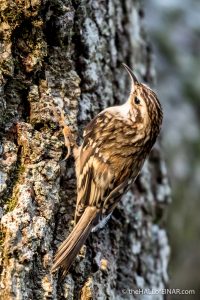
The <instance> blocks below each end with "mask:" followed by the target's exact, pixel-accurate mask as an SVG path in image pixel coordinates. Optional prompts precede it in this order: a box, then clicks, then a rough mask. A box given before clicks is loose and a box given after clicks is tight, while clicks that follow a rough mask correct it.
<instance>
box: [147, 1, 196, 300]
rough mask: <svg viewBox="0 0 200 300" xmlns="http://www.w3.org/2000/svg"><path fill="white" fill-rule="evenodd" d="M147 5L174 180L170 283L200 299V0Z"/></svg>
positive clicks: (168, 159) (166, 148) (165, 140)
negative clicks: (189, 290)
mask: <svg viewBox="0 0 200 300" xmlns="http://www.w3.org/2000/svg"><path fill="white" fill-rule="evenodd" d="M144 10H145V23H146V30H147V31H148V35H149V37H150V40H151V41H152V47H153V52H154V65H155V68H156V71H157V83H156V86H157V91H158V95H159V98H160V100H161V102H162V104H163V107H164V129H163V134H162V138H163V148H164V153H165V160H166V162H167V165H168V170H169V177H170V181H171V186H172V198H173V202H172V204H171V206H170V208H169V212H168V218H167V226H168V235H169V239H170V244H171V261H170V267H169V274H170V287H172V288H183V289H196V296H195V298H196V299H200V298H199V297H200V205H199V204H200V1H199V0H184V1H182V0H165V1H163V0H149V1H144ZM169 298H170V299H177V298H176V296H170V297H169ZM182 299H188V298H187V296H184V298H182Z"/></svg>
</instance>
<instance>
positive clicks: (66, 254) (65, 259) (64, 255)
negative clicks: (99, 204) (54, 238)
mask: <svg viewBox="0 0 200 300" xmlns="http://www.w3.org/2000/svg"><path fill="white" fill-rule="evenodd" d="M97 214H98V210H97V209H96V207H87V208H86V209H85V211H84V213H83V215H82V216H81V218H80V220H79V221H78V223H77V224H76V225H75V227H74V229H73V230H72V232H71V233H70V235H69V236H68V238H67V239H66V240H65V241H64V242H63V243H62V244H61V245H60V247H59V248H58V251H57V253H56V255H55V258H54V261H53V266H52V268H51V272H52V273H54V272H55V271H56V270H57V269H58V268H59V267H62V269H63V275H65V274H66V273H67V272H68V271H69V268H70V267H71V264H72V263H73V261H74V259H75V257H76V256H77V254H78V253H79V251H80V249H81V247H82V246H83V244H84V243H85V241H86V239H87V237H88V236H89V234H90V232H91V230H92V227H93V223H94V220H95V219H96V217H97Z"/></svg>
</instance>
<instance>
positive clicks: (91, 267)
mask: <svg viewBox="0 0 200 300" xmlns="http://www.w3.org/2000/svg"><path fill="white" fill-rule="evenodd" d="M0 10H1V20H2V22H1V25H0V32H1V35H0V37H1V41H2V47H1V51H2V53H1V61H0V63H1V68H0V71H1V77H0V80H1V90H0V93H1V99H2V101H1V104H0V105H1V106H0V107H1V113H0V126H1V147H0V153H1V156H2V159H1V161H0V167H1V170H0V172H1V173H0V176H1V177H0V181H1V185H0V195H1V210H0V215H1V227H2V234H1V286H0V287H1V290H0V293H1V295H2V297H3V299H27V300H28V299H38V300H39V299H55V300H56V299H76V298H80V299H133V295H131V294H129V292H127V293H126V294H123V290H127V291H128V289H137V288H162V287H164V286H165V284H166V282H167V263H168V256H169V246H168V241H167V237H166V232H165V229H164V227H163V224H164V223H163V215H164V212H165V210H166V207H167V205H168V203H169V199H170V190H169V186H168V180H167V174H166V167H165V163H164V161H163V159H162V157H161V149H160V147H159V146H158V145H157V146H156V147H155V148H154V150H153V151H152V153H151V156H150V159H149V160H148V162H146V164H145V167H144V168H143V171H142V173H141V175H140V177H139V178H138V180H137V182H136V184H135V185H134V186H133V187H132V189H131V191H129V192H128V193H127V194H126V195H124V197H123V200H122V201H121V202H120V204H119V205H118V207H117V208H116V209H115V211H114V213H113V217H112V218H111V220H110V221H109V223H108V224H107V225H106V227H105V228H104V229H103V230H101V231H99V232H97V233H94V234H92V235H91V236H90V237H89V239H88V241H87V243H86V247H84V248H83V249H82V252H81V253H80V255H79V256H78V257H77V259H76V262H75V263H74V264H73V267H72V269H71V272H70V273H69V274H68V275H67V276H66V278H65V279H64V281H63V282H62V283H60V282H59V280H58V277H59V276H58V274H57V275H52V274H51V273H50V268H51V265H52V259H53V254H54V253H55V250H56V248H57V246H58V245H59V243H60V242H61V241H62V240H63V239H64V238H65V237H66V236H67V234H68V233H69V231H70V230H71V229H72V226H73V224H72V223H71V221H72V220H73V215H74V208H75V201H76V178H75V172H74V162H73V159H72V158H70V159H68V160H67V161H65V162H62V161H61V160H62V158H63V157H64V155H65V154H66V150H65V148H64V139H63V136H62V132H61V128H60V127H59V126H58V122H57V120H56V118H55V117H54V115H53V111H52V105H53V103H54V104H58V105H60V106H62V107H63V109H64V110H65V115H66V122H67V123H68V125H69V126H70V128H71V130H72V131H73V132H74V134H75V136H77V140H78V141H79V142H81V139H82V131H83V128H84V127H85V125H86V124H87V123H88V122H89V120H91V118H93V117H94V116H95V115H96V114H97V113H98V112H99V111H100V110H102V109H103V108H105V107H108V106H110V105H114V104H119V103H122V102H124V101H125V100H126V98H127V96H128V92H129V83H128V79H127V76H126V74H125V71H124V70H122V67H121V63H122V62H127V63H128V64H129V65H132V66H134V69H135V71H136V72H137V74H138V75H139V74H140V76H141V77H142V78H143V80H144V81H148V82H149V83H151V82H152V80H153V78H154V69H153V66H152V62H151V48H150V46H149V43H148V42H147V39H146V36H145V32H144V29H143V25H142V18H143V13H142V8H141V3H140V1H132V0H127V1H124V2H123V1H120V0H115V1H111V0H109V1H93V0H92V1H79V0H74V1H68V0H65V1H61V0H56V1H52V0H49V1H47V0H44V1H33V2H30V3H29V2H27V3H26V2H23V1H18V2H15V1H9V4H8V2H7V1H2V5H1V8H0ZM134 297H135V298H136V299H141V298H142V297H141V296H134ZM162 298H163V296H162V295H158V299H162ZM152 299H155V298H154V297H152Z"/></svg>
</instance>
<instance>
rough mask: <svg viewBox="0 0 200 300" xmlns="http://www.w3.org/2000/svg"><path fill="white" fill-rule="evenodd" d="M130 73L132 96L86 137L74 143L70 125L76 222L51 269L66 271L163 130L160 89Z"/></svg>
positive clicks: (104, 113)
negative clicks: (75, 185)
mask: <svg viewBox="0 0 200 300" xmlns="http://www.w3.org/2000/svg"><path fill="white" fill-rule="evenodd" d="M123 66H124V68H125V69H126V71H127V72H128V74H129V76H130V79H131V90H130V93H129V97H128V100H127V101H126V102H125V103H124V104H122V105H118V106H112V107H108V108H106V109H104V110H103V111H101V112H100V113H99V114H97V115H96V116H95V117H94V119H93V120H91V121H90V123H89V124H88V125H87V126H86V128H85V130H84V134H83V143H82V145H81V146H80V147H78V146H75V143H74V141H73V139H72V138H71V137H70V130H69V128H66V125H65V128H64V129H65V130H63V132H65V133H66V132H67V134H68V136H65V141H66V146H67V148H68V150H69V149H70V146H69V144H70V143H71V146H72V147H74V149H75V150H74V157H75V166H76V177H77V202H76V209H75V226H74V228H73V230H72V232H71V233H70V234H69V236H68V237H67V238H66V239H65V240H64V242H63V243H62V244H61V245H60V246H59V248H58V250H57V253H56V255H55V257H54V260H53V266H52V269H51V272H52V273H54V272H56V271H57V270H58V269H59V268H60V267H61V269H62V270H63V274H64V275H65V274H67V273H68V271H69V269H70V267H71V265H72V263H73V261H74V260H75V258H76V256H77V255H78V253H79V251H80V249H81V247H82V246H83V245H84V243H85V242H86V240H87V238H88V236H89V234H90V232H91V231H93V229H94V228H95V227H96V226H98V223H99V222H100V221H101V220H102V219H104V218H106V217H108V216H109V215H110V214H111V213H112V212H113V210H114V208H115V207H116V205H117V204H118V202H119V200H120V198H121V197H122V195H123V194H124V193H125V192H126V191H128V190H129V189H130V187H131V185H132V184H133V182H134V181H135V179H136V178H137V176H138V174H139V172H140V171H141V169H142V166H143V164H144V161H145V159H146V158H147V156H148V155H149V153H150V151H151V149H152V147H153V145H154V144H155V142H156V139H157V137H158V135H159V133H160V130H161V125H162V119H163V112H162V107H161V104H160V102H159V100H158V97H157V95H156V93H155V92H154V91H153V90H152V89H150V88H149V87H148V86H147V85H146V84H144V83H141V82H139V81H138V79H137V77H136V76H135V75H134V73H133V71H132V70H131V69H130V68H129V67H128V66H127V65H126V64H124V63H123Z"/></svg>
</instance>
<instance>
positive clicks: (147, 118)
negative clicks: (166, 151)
mask: <svg viewBox="0 0 200 300" xmlns="http://www.w3.org/2000/svg"><path fill="white" fill-rule="evenodd" d="M123 66H124V68H125V69H126V70H127V72H128V74H129V76H130V78H131V93H130V96H129V99H128V102H129V103H130V107H131V109H130V113H131V114H132V115H133V118H134V119H135V122H137V123H143V124H146V125H150V127H153V128H152V129H155V130H156V132H157V131H159V130H160V126H161V124H162V116H163V114H162V107H161V104H160V102H159V100H158V98H157V96H156V94H155V92H153V91H152V90H151V89H150V88H149V87H148V86H146V85H145V84H143V83H140V82H139V81H138V79H137V78H136V76H135V75H134V73H133V71H132V70H131V69H130V68H129V67H128V66H127V65H126V64H123Z"/></svg>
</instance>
